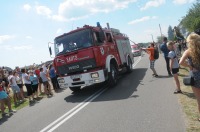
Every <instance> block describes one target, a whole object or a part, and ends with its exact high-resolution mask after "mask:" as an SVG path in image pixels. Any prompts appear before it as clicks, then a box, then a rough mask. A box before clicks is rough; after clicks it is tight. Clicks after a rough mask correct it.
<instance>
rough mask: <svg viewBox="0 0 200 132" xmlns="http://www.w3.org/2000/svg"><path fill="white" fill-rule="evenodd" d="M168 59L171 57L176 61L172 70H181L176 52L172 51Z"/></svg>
mask: <svg viewBox="0 0 200 132" xmlns="http://www.w3.org/2000/svg"><path fill="white" fill-rule="evenodd" d="M168 57H169V58H170V59H174V63H173V65H172V68H179V64H178V59H177V57H176V53H175V52H174V51H170V52H169V53H168Z"/></svg>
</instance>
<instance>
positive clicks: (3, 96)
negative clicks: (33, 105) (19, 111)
mask: <svg viewBox="0 0 200 132" xmlns="http://www.w3.org/2000/svg"><path fill="white" fill-rule="evenodd" d="M0 104H1V113H2V117H4V116H5V115H6V113H5V112H4V111H5V107H4V104H7V106H8V109H9V113H10V114H12V113H13V112H16V111H15V110H12V108H11V101H10V98H9V96H8V94H7V93H6V91H5V90H4V88H3V85H2V82H0Z"/></svg>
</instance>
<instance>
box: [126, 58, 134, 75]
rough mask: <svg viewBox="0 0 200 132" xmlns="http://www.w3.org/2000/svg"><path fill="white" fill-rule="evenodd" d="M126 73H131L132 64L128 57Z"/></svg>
mask: <svg viewBox="0 0 200 132" xmlns="http://www.w3.org/2000/svg"><path fill="white" fill-rule="evenodd" d="M126 69H127V73H131V72H132V71H133V62H132V61H131V59H130V57H128V64H127V66H126Z"/></svg>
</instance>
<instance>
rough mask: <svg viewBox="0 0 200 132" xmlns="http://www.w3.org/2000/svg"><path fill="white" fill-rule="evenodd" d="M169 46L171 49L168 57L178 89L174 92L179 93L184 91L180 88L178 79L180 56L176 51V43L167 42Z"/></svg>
mask: <svg viewBox="0 0 200 132" xmlns="http://www.w3.org/2000/svg"><path fill="white" fill-rule="evenodd" d="M167 48H168V49H169V50H170V52H169V53H168V58H169V59H170V64H169V66H170V71H171V72H172V74H173V77H174V81H175V83H176V87H177V89H176V90H175V91H174V94H177V93H182V91H181V88H180V82H179V79H178V72H179V63H178V58H177V56H176V53H175V51H174V43H173V42H172V41H169V42H168V43H167Z"/></svg>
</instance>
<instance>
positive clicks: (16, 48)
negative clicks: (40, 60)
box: [0, 45, 33, 51]
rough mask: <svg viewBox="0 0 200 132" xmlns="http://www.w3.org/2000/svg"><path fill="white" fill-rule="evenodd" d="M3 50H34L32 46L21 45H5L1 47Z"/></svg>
mask: <svg viewBox="0 0 200 132" xmlns="http://www.w3.org/2000/svg"><path fill="white" fill-rule="evenodd" d="M0 48H1V49H5V50H12V51H13V50H31V49H33V47H32V45H21V46H12V45H5V46H1V47H0Z"/></svg>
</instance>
